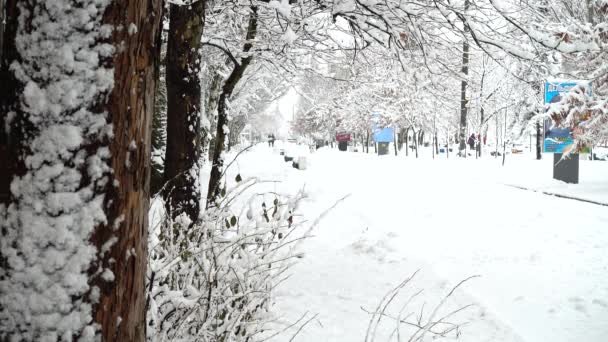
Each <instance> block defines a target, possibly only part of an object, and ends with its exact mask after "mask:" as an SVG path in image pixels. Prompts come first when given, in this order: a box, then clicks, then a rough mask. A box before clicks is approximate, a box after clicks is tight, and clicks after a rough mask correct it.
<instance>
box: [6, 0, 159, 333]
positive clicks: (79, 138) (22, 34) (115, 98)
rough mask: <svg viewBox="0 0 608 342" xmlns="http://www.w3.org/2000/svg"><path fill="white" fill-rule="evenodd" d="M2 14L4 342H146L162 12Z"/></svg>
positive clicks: (58, 8)
mask: <svg viewBox="0 0 608 342" xmlns="http://www.w3.org/2000/svg"><path fill="white" fill-rule="evenodd" d="M6 8H7V13H8V14H9V15H8V16H7V18H9V19H8V22H7V28H8V29H7V30H6V31H5V34H4V39H3V41H4V51H5V52H8V53H6V54H5V53H3V54H2V65H1V69H2V70H1V71H0V72H1V73H2V82H0V83H1V84H2V89H1V91H2V92H3V96H2V97H3V102H2V108H1V112H0V114H1V115H0V117H2V120H3V121H4V123H8V124H9V126H10V136H11V140H10V143H9V149H10V152H11V154H14V155H15V156H17V157H18V158H14V159H11V160H10V163H11V165H10V166H9V168H7V169H6V168H5V169H2V170H0V172H2V174H0V178H2V179H11V180H12V182H11V187H10V193H8V194H7V193H6V190H7V189H4V188H3V189H2V191H3V192H4V194H3V195H4V198H5V199H6V200H5V201H4V202H5V203H7V204H8V206H3V205H0V215H1V217H0V226H1V228H2V229H1V231H2V237H1V239H0V254H2V256H3V258H4V260H5V262H4V263H3V265H2V266H3V267H2V268H1V269H0V338H2V339H4V338H7V339H10V340H25V341H35V340H72V339H79V340H82V341H94V340H103V341H143V340H144V339H145V323H144V315H145V274H146V264H147V247H146V246H147V225H148V208H149V177H150V146H151V144H150V132H151V123H152V120H151V119H152V112H153V105H154V90H155V82H156V79H157V76H158V75H157V67H158V56H159V47H160V45H159V44H158V43H159V38H160V19H161V10H162V4H161V1H159V0H133V1H129V2H128V3H127V2H123V1H109V2H100V1H96V0H78V1H76V0H73V1H72V0H46V1H45V0H29V1H25V0H9V1H8V2H7V7H6ZM9 65H10V69H9V68H8V67H9ZM4 91H7V92H6V93H4ZM5 94H7V95H8V97H6V98H5V97H4V95H5Z"/></svg>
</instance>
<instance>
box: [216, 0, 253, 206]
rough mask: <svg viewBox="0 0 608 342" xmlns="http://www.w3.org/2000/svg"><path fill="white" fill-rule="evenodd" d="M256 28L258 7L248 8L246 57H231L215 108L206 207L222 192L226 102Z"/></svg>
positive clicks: (245, 63) (244, 67)
mask: <svg viewBox="0 0 608 342" xmlns="http://www.w3.org/2000/svg"><path fill="white" fill-rule="evenodd" d="M257 28H258V7H257V6H255V5H252V6H250V13H249V20H248V24H247V33H246V36H245V38H246V43H245V45H243V53H244V54H245V55H246V57H243V58H241V60H240V62H239V61H237V60H236V58H235V57H234V56H232V55H230V56H231V60H232V63H233V68H232V72H231V73H230V76H228V79H226V82H225V83H224V86H223V87H222V92H221V93H220V96H219V99H218V101H219V102H218V107H217V131H216V134H215V147H214V149H213V160H212V162H213V164H212V166H211V176H210V177H209V189H208V192H207V207H210V206H213V205H214V202H215V200H216V199H217V198H218V197H219V196H220V194H221V191H222V186H221V181H222V173H223V169H224V160H223V152H224V149H225V146H226V136H227V135H228V133H229V132H228V108H227V105H228V103H227V102H228V100H229V99H230V96H232V93H233V91H234V89H235V87H236V85H237V84H238V82H239V81H240V80H241V78H242V77H243V75H244V73H245V71H246V70H247V67H248V66H249V64H250V63H251V60H252V59H253V55H251V54H248V53H249V52H250V50H251V49H252V48H253V41H254V39H255V38H256V35H257Z"/></svg>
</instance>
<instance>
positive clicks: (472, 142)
mask: <svg viewBox="0 0 608 342" xmlns="http://www.w3.org/2000/svg"><path fill="white" fill-rule="evenodd" d="M467 144H469V147H470V149H471V150H474V149H475V133H473V134H471V136H470V137H469V140H467Z"/></svg>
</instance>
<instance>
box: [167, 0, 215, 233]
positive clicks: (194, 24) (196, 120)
mask: <svg viewBox="0 0 608 342" xmlns="http://www.w3.org/2000/svg"><path fill="white" fill-rule="evenodd" d="M169 11H170V12H169V38H168V42H167V77H166V79H167V147H166V150H165V151H166V152H165V183H166V184H167V185H166V188H165V191H164V197H165V206H166V207H167V212H168V213H171V216H172V217H173V218H175V217H177V216H178V215H180V214H182V213H186V214H187V215H188V217H190V219H191V220H192V221H196V220H197V219H198V214H199V210H200V209H199V203H200V190H199V184H198V157H199V156H198V150H199V146H198V145H199V134H200V118H201V82H200V78H199V73H200V65H201V61H200V57H201V56H200V48H201V37H202V34H203V28H204V25H205V15H204V13H205V1H204V0H201V1H197V2H194V3H192V5H190V6H182V5H176V4H170V6H169Z"/></svg>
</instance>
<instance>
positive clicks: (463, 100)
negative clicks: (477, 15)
mask: <svg viewBox="0 0 608 342" xmlns="http://www.w3.org/2000/svg"><path fill="white" fill-rule="evenodd" d="M469 6H470V0H465V1H464V11H465V12H466V11H467V10H468V9H469ZM468 31H469V29H468V26H466V25H465V28H464V32H465V34H466V33H467V32H468ZM463 39H464V41H463V42H462V69H461V73H462V75H461V76H462V77H463V79H462V81H461V84H460V127H459V132H458V138H459V140H460V144H459V147H458V149H459V151H460V153H461V154H464V155H465V156H466V152H465V149H466V148H467V144H466V131H467V111H468V103H467V102H468V101H467V79H466V77H467V76H468V75H469V41H468V40H467V37H466V36H465V37H463Z"/></svg>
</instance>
